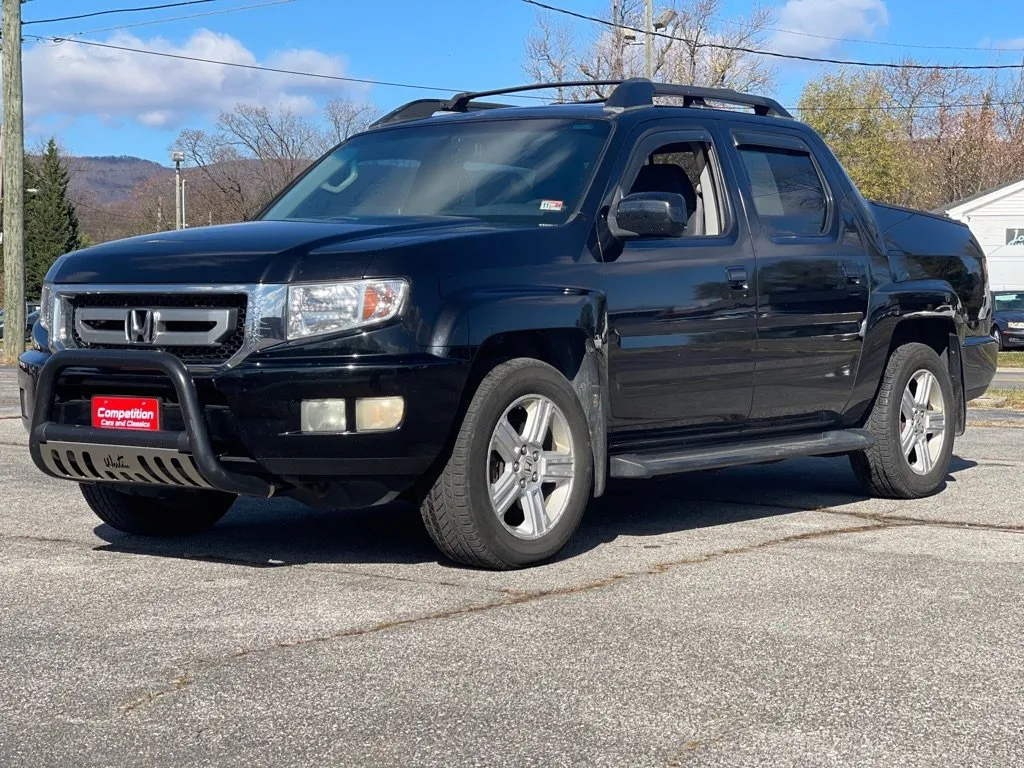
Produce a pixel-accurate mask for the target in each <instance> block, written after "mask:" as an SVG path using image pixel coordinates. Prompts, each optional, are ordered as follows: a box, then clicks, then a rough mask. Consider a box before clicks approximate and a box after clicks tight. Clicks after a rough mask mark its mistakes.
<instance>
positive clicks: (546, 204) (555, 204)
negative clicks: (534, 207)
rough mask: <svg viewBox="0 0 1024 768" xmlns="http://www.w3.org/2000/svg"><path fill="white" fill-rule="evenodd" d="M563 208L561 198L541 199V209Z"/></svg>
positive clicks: (558, 209) (556, 209)
mask: <svg viewBox="0 0 1024 768" xmlns="http://www.w3.org/2000/svg"><path fill="white" fill-rule="evenodd" d="M563 208H565V203H563V202H562V201H561V200H541V201H540V209H541V210H542V211H560V210H562V209H563Z"/></svg>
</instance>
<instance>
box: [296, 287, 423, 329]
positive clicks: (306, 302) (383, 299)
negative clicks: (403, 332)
mask: <svg viewBox="0 0 1024 768" xmlns="http://www.w3.org/2000/svg"><path fill="white" fill-rule="evenodd" d="M408 292H409V284H408V283H407V282H406V281H405V280H358V281H353V282H348V283H314V284H311V285H292V286H289V287H288V340H289V341H291V340H293V339H302V338H306V337H307V336H321V335H323V334H325V333H337V332H338V331H348V330H352V329H353V328H361V327H363V326H366V325H374V324H376V323H382V322H384V321H385V320H390V319H391V318H393V317H395V316H396V315H398V313H399V312H401V311H402V305H403V304H404V303H405V297H406V294H407V293H408Z"/></svg>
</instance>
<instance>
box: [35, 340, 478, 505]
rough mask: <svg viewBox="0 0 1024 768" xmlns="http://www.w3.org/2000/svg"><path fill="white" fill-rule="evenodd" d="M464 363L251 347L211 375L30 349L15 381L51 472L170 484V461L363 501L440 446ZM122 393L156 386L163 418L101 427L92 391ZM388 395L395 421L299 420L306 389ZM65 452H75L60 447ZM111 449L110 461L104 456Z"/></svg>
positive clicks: (210, 481)
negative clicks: (325, 427) (397, 403)
mask: <svg viewBox="0 0 1024 768" xmlns="http://www.w3.org/2000/svg"><path fill="white" fill-rule="evenodd" d="M467 368H468V366H467V365H466V364H465V362H464V361H458V360H450V359H444V358H438V357H434V356H429V355H412V356H407V355H406V356H367V357H366V358H365V359H360V358H358V357H347V358H308V357H307V358H284V359H281V358H275V359H272V360H266V359H264V360H259V359H257V358H256V357H253V358H252V359H250V360H247V361H246V362H245V363H243V364H242V365H240V366H238V367H237V368H233V369H230V370H227V371H224V372H222V373H219V374H211V375H203V376H201V375H194V374H190V373H189V371H188V370H187V369H186V368H185V366H184V365H182V363H181V362H180V361H178V360H177V358H175V357H173V356H171V355H169V354H167V353H163V352H142V351H135V350H131V351H127V352H125V351H99V350H96V351H91V350H90V351H87V350H71V351H62V352H57V353H55V354H52V355H51V354H49V353H45V352H40V351H33V352H27V353H25V355H23V356H22V358H21V361H20V371H19V386H20V387H21V390H22V392H21V395H22V411H23V413H22V416H23V421H24V423H25V425H26V427H27V428H28V430H29V433H30V447H31V451H32V455H33V459H34V461H35V463H36V465H37V466H38V467H39V468H40V469H41V470H42V471H44V472H46V473H47V474H50V475H53V476H56V477H61V478H64V479H70V480H75V481H77V482H133V483H147V484H151V485H157V484H160V485H167V484H172V483H171V482H169V481H168V473H167V472H164V471H163V470H162V468H163V467H167V468H168V469H169V475H170V477H171V478H173V479H174V480H175V481H176V482H175V483H173V484H176V485H179V486H185V487H195V486H198V487H210V488H215V489H218V490H223V491H226V492H229V493H236V494H244V495H254V496H267V495H270V494H272V493H274V492H275V491H279V490H284V491H290V490H296V489H299V490H303V489H304V492H305V496H306V498H305V500H307V501H311V503H314V502H315V499H311V498H309V497H310V496H311V495H312V496H320V497H322V498H323V499H324V500H330V503H331V504H332V505H342V504H345V503H351V504H358V505H362V504H372V503H375V502H376V501H378V500H380V499H382V498H383V497H385V496H390V497H393V496H394V495H396V494H397V493H400V492H402V491H404V490H406V489H408V488H409V487H411V486H412V485H413V484H414V483H415V481H416V480H417V478H418V477H420V476H421V475H422V474H424V473H425V472H426V471H427V470H428V469H429V468H430V467H431V465H432V464H433V463H434V462H435V461H436V460H437V458H438V456H439V455H440V453H441V451H442V449H443V448H444V445H445V443H446V442H447V440H448V436H449V434H450V431H451V428H452V425H453V424H454V419H455V416H456V412H457V409H458V403H459V399H460V397H461V394H462V387H463V385H464V383H465V377H466V374H467ZM117 394H134V395H144V396H156V397H159V398H160V399H161V401H162V403H163V406H162V411H163V416H162V424H163V426H164V429H165V430H166V431H163V432H153V433H140V432H128V431H113V430H96V429H93V428H92V427H91V425H90V420H89V415H90V411H89V402H90V398H91V397H92V396H93V395H117ZM381 395H400V396H402V397H403V398H404V399H405V402H406V416H405V419H404V421H403V423H402V424H401V426H400V427H399V428H398V429H397V430H395V431H392V432H382V433H368V434H357V433H345V434H306V433H302V432H301V431H300V404H301V401H302V400H313V399H322V398H344V399H346V401H347V403H348V404H349V406H350V410H351V409H354V402H355V400H356V398H359V397H370V396H381ZM352 416H353V414H351V413H350V414H349V419H348V421H349V423H350V424H352V423H353V422H354V418H352ZM69 451H70V452H71V456H70V457H68V452H69ZM85 452H89V454H90V455H89V459H88V460H86V458H85V457H84V455H83V454H84V453H85ZM55 453H56V456H57V457H58V458H62V459H67V460H61V461H59V462H58V461H55V460H54V454H55ZM93 454H95V455H93ZM72 459H74V460H72ZM156 459H159V460H160V461H159V462H157V461H156ZM175 461H177V462H178V463H177V464H175ZM108 463H109V464H111V465H112V466H111V467H110V468H109V469H111V470H112V471H108V468H107V467H105V466H100V465H101V464H103V465H106V464H108ZM154 464H156V466H154ZM179 466H180V470H179ZM140 469H141V471H139V470H140ZM165 481H168V482H165ZM339 488H341V489H342V492H341V493H340V494H339V493H338V490H339ZM345 488H347V489H348V490H347V492H345V491H344V489H345ZM325 503H326V502H325Z"/></svg>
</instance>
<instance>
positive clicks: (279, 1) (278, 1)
mask: <svg viewBox="0 0 1024 768" xmlns="http://www.w3.org/2000/svg"><path fill="white" fill-rule="evenodd" d="M294 2H297V0H270V2H266V3H257V4H255V5H239V6H235V7H234V8H224V9H222V10H219V11H206V12H205V13H191V14H188V15H187V16H170V17H168V18H166V19H153V20H152V21H137V22H134V23H132V24H119V25H118V26H116V27H102V28H100V29H87V30H85V31H84V32H74V33H72V34H70V35H66V37H78V36H80V35H98V34H100V33H103V32H115V31H117V30H121V29H135V28H136V27H148V26H152V25H153V24H167V23H168V22H172V21H184V20H186V19H201V18H205V17H207V16H220V15H222V14H225V13H235V12H237V11H252V10H256V9H257V8H269V7H270V6H272V5H285V4H287V3H294Z"/></svg>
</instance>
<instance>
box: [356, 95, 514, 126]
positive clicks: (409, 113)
mask: <svg viewBox="0 0 1024 768" xmlns="http://www.w3.org/2000/svg"><path fill="white" fill-rule="evenodd" d="M449 102H450V99H417V100H416V101H410V102H409V103H408V104H403V105H402V106H400V107H398V108H397V109H393V110H391V111H390V112H388V113H387V114H386V115H384V116H383V117H380V118H377V120H375V121H374V122H373V125H385V124H387V123H400V122H404V121H406V120H420V119H422V118H424V117H430V116H431V115H433V114H436V113H437V112H454V111H458V112H475V111H477V110H483V109H499V108H501V107H511V106H512V105H511V104H492V103H488V102H484V101H478V102H474V103H473V104H470V105H468V106H467V107H466V108H465V109H460V110H452V109H448V104H449Z"/></svg>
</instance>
